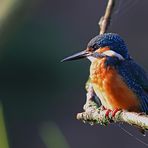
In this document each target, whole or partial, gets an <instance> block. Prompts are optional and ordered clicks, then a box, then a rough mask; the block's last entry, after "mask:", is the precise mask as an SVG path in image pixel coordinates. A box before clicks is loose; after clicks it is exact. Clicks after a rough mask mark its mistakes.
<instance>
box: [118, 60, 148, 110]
mask: <svg viewBox="0 0 148 148" xmlns="http://www.w3.org/2000/svg"><path fill="white" fill-rule="evenodd" d="M116 68H117V70H118V72H119V74H120V75H121V76H122V78H123V80H124V81H125V83H126V84H127V85H128V87H129V88H130V89H132V90H133V92H134V93H135V94H136V95H137V96H138V98H139V101H140V105H141V106H140V107H141V111H142V112H145V113H148V76H147V73H146V72H145V71H144V70H143V69H142V68H141V67H140V66H139V65H138V64H136V63H135V62H134V61H133V60H132V59H130V60H125V61H122V62H121V63H120V64H117V65H116Z"/></svg>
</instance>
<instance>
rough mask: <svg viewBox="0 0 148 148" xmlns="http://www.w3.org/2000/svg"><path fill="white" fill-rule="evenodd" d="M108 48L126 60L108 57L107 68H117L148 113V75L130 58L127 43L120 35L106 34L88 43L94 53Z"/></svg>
mask: <svg viewBox="0 0 148 148" xmlns="http://www.w3.org/2000/svg"><path fill="white" fill-rule="evenodd" d="M106 46H108V47H109V48H110V50H112V51H115V52H116V53H118V54H120V55H121V56H122V57H123V58H124V60H123V61H122V60H120V59H118V58H117V57H112V56H106V59H107V60H106V62H105V66H106V67H108V66H113V67H115V68H116V70H117V72H118V73H119V75H120V76H121V77H122V79H123V81H124V82H125V83H126V84H127V86H128V87H129V88H130V89H131V90H132V91H133V92H134V93H135V94H136V96H137V97H138V99H139V102H140V109H141V111H142V112H145V113H148V76H147V73H146V72H145V71H144V70H143V69H142V68H141V67H140V66H139V65H138V64H136V63H135V62H134V60H133V59H132V58H131V57H130V55H129V54H128V48H127V47H126V44H125V42H124V41H123V39H122V38H121V37H120V36H119V35H118V34H115V33H105V34H103V35H98V36H96V37H94V38H93V39H92V40H91V41H90V42H89V43H88V48H93V49H94V51H95V50H97V49H98V48H100V47H101V48H102V47H106ZM94 53H95V52H94ZM94 57H95V56H94ZM96 58H97V57H96ZM113 85H114V84H113Z"/></svg>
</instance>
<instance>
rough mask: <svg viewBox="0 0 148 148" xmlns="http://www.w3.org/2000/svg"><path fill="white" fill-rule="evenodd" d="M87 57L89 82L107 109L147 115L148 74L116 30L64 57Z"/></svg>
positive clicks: (69, 58)
mask: <svg viewBox="0 0 148 148" xmlns="http://www.w3.org/2000/svg"><path fill="white" fill-rule="evenodd" d="M82 58H87V59H89V60H90V61H91V65H90V75H89V81H90V83H91V85H92V87H93V90H94V92H95V94H96V96H97V97H98V98H99V100H100V101H101V104H102V105H103V106H104V107H105V108H106V109H108V110H111V111H115V110H122V109H123V110H127V111H131V112H144V113H146V114H148V76H147V73H146V71H145V70H144V69H143V68H142V67H141V66H139V65H138V64H137V63H136V62H135V61H134V60H133V58H132V57H131V56H130V54H129V52H128V48H127V46H126V43H125V42H124V40H123V39H122V38H121V37H120V36H119V35H118V34H116V33H105V34H101V35H97V36H96V37H94V38H93V39H91V40H90V41H89V43H88V45H87V48H86V49H85V50H84V51H81V52H79V53H76V54H74V55H72V56H69V57H67V58H65V59H63V60H62V62H64V61H71V60H77V59H82Z"/></svg>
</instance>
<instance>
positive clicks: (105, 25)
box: [99, 0, 115, 34]
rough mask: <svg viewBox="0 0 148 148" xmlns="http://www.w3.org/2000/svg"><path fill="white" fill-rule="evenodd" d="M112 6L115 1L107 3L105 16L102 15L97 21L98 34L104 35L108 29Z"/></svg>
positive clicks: (111, 0) (110, 0)
mask: <svg viewBox="0 0 148 148" xmlns="http://www.w3.org/2000/svg"><path fill="white" fill-rule="evenodd" d="M114 5H115V0H109V1H108V4H107V7H106V11H105V14H104V16H102V17H101V19H100V21H99V26H100V34H104V33H105V32H106V30H107V29H108V26H109V24H110V19H111V15H112V12H113V8H114Z"/></svg>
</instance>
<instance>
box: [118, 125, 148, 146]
mask: <svg viewBox="0 0 148 148" xmlns="http://www.w3.org/2000/svg"><path fill="white" fill-rule="evenodd" d="M117 125H118V127H119V128H120V129H121V130H122V131H124V132H125V133H126V134H128V135H129V136H131V137H133V138H134V139H135V140H136V141H138V142H140V143H141V144H143V145H145V146H148V143H146V142H144V141H143V140H141V139H139V138H138V137H137V136H135V135H133V134H132V133H131V132H129V131H128V130H126V129H125V128H124V127H123V126H122V125H121V124H117ZM140 132H141V133H142V134H143V136H146V133H145V131H143V130H142V131H140Z"/></svg>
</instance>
